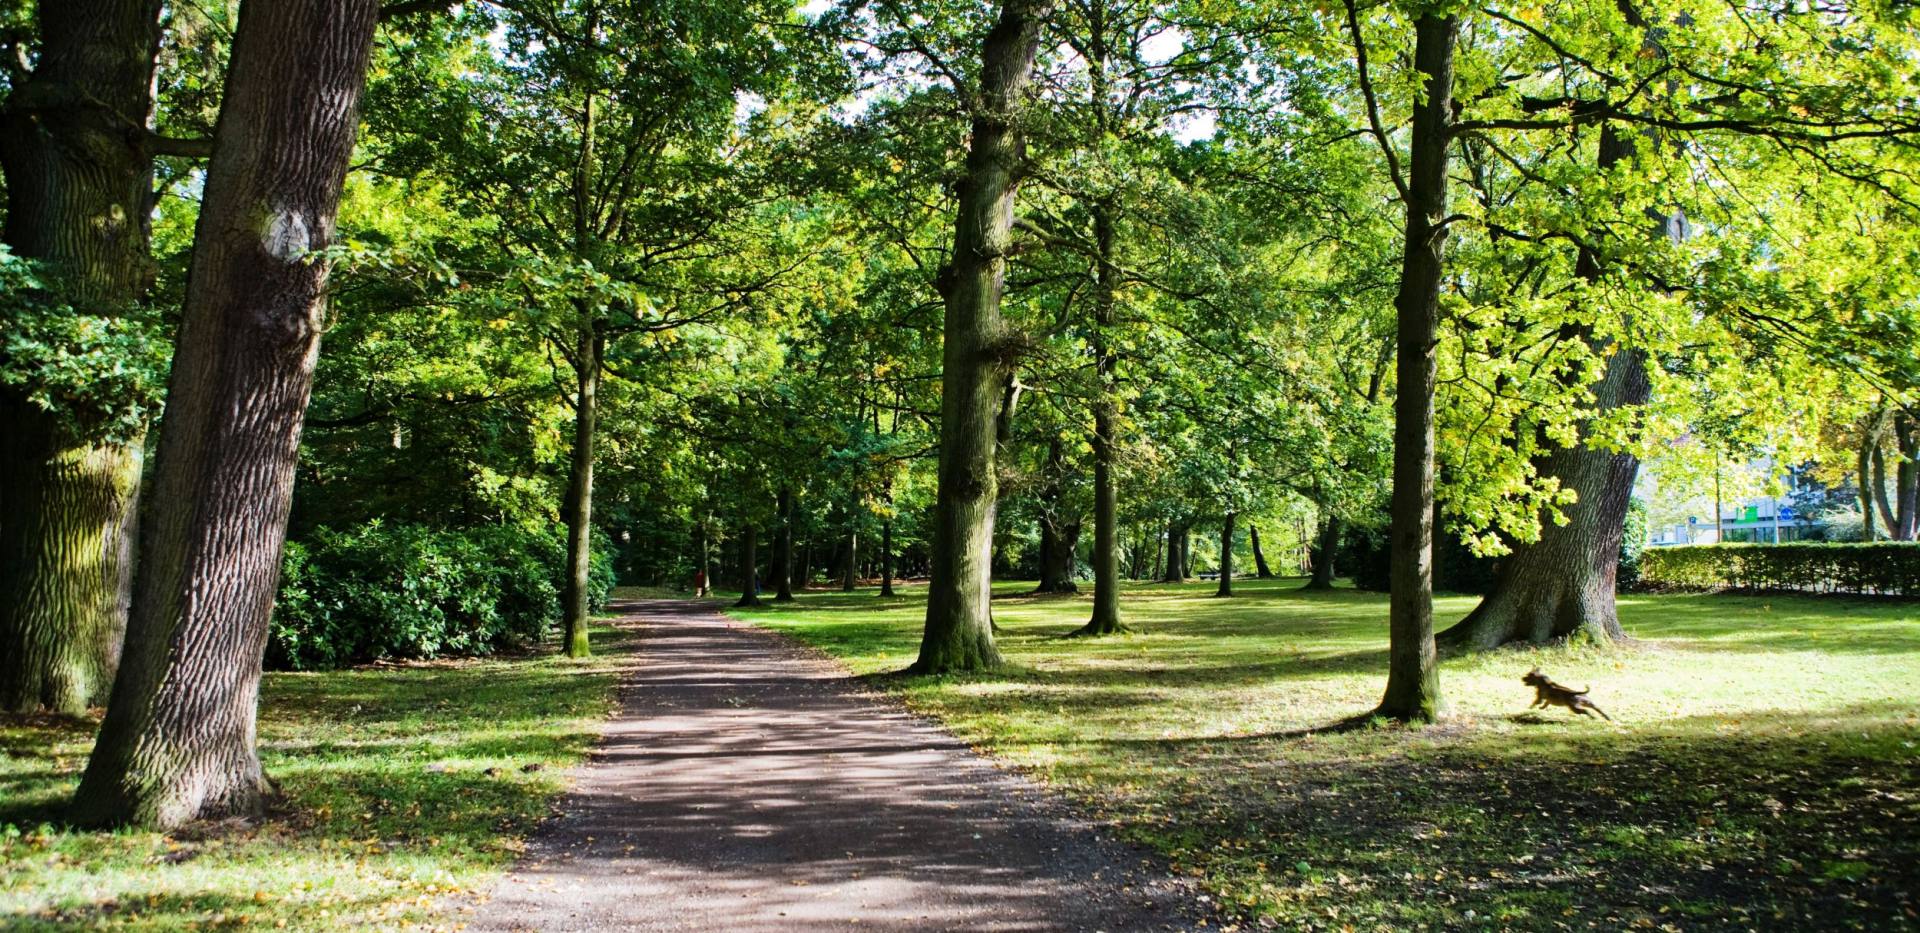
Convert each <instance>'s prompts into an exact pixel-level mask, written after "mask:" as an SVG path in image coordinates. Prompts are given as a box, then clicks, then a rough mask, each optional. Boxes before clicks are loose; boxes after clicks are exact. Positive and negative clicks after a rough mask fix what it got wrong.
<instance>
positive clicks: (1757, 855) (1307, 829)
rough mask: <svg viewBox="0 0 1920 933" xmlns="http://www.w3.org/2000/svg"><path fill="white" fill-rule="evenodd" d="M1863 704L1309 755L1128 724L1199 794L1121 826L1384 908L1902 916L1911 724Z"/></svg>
mask: <svg viewBox="0 0 1920 933" xmlns="http://www.w3.org/2000/svg"><path fill="white" fill-rule="evenodd" d="M1878 712H1883V710H1879V709H1877V708H1875V707H1874V706H1872V705H1864V704H1863V705H1859V706H1856V707H1852V708H1848V709H1842V710H1836V711H1832V712H1829V713H1809V714H1806V715H1804V716H1793V715H1783V716H1782V717H1781V719H1782V720H1783V722H1782V723H1781V724H1780V725H1781V726H1782V727H1783V728H1782V729H1780V730H1779V731H1770V732H1768V733H1766V734H1757V735H1754V734H1739V733H1734V734H1729V733H1724V732H1721V731H1718V727H1719V726H1722V725H1723V724H1724V723H1723V721H1721V720H1720V719H1719V718H1717V717H1692V718H1688V719H1683V720H1677V721H1674V722H1671V723H1667V724H1665V725H1664V726H1663V728H1662V729H1661V731H1658V732H1653V733H1635V732H1624V731H1618V730H1607V729H1601V728H1592V729H1584V728H1570V729H1568V730H1566V731H1565V733H1564V735H1565V736H1566V737H1567V739H1568V741H1567V742H1566V743H1565V744H1562V745H1555V744H1552V743H1551V742H1549V743H1542V742H1539V741H1527V742H1516V741H1511V740H1508V739H1493V738H1489V739H1487V740H1485V741H1479V740H1475V741H1465V742H1449V743H1442V744H1439V745H1431V746H1407V747H1405V748H1404V749H1403V750H1402V752H1401V753H1398V754H1385V755H1374V756H1366V755H1360V754H1340V755H1333V756H1330V757H1324V758H1321V759H1318V760H1309V761H1300V760H1289V759H1287V758H1286V757H1285V756H1280V755H1276V754H1275V744H1276V743H1278V742H1282V741H1290V740H1294V739H1297V738H1299V737H1298V736H1296V735H1293V734H1282V733H1275V734H1265V735H1259V736H1249V737H1233V738H1216V739H1199V740H1191V741H1182V742H1178V743H1164V742H1163V743H1148V744H1151V745H1153V746H1155V747H1158V748H1160V749H1163V750H1168V751H1174V750H1176V749H1177V751H1178V754H1177V755H1174V756H1173V757H1171V758H1169V759H1168V760H1167V763H1166V764H1164V765H1162V766H1161V767H1162V768H1164V769H1165V770H1166V771H1167V772H1168V774H1169V775H1171V777H1170V780H1171V781H1172V782H1173V786H1172V787H1171V788H1170V789H1169V790H1167V791H1165V792H1164V793H1163V795H1162V797H1163V799H1171V800H1173V801H1191V806H1192V807H1196V808H1198V809H1197V811H1196V812H1189V813H1186V814H1185V815H1184V816H1183V817H1182V819H1181V821H1180V822H1181V823H1182V824H1183V825H1184V828H1185V829H1184V835H1165V834H1164V833H1168V832H1171V831H1170V830H1166V831H1163V830H1161V829H1158V828H1157V826H1156V824H1155V823H1154V822H1153V821H1151V820H1141V821H1139V822H1138V823H1137V824H1136V825H1135V826H1134V827H1132V828H1131V829H1130V830H1129V831H1130V832H1132V833H1134V834H1135V835H1138V836H1142V837H1144V838H1146V839H1149V840H1152V841H1153V842H1155V844H1157V845H1160V846H1162V847H1167V848H1171V849H1172V850H1173V854H1174V857H1175V858H1176V860H1191V861H1192V862H1193V863H1196V864H1199V865H1201V866H1206V865H1208V864H1210V863H1213V862H1216V861H1217V862H1220V863H1221V864H1222V865H1223V867H1224V866H1225V865H1227V864H1229V863H1232V864H1237V863H1238V862H1237V861H1236V860H1241V861H1244V860H1251V859H1269V860H1271V861H1272V862H1273V863H1274V864H1276V865H1293V864H1295V863H1296V862H1297V863H1298V864H1299V865H1300V866H1302V867H1301V868H1300V869H1299V870H1297V871H1291V872H1281V873H1279V878H1278V879H1277V880H1276V881H1274V883H1276V884H1280V885H1281V886H1282V887H1283V888H1285V887H1291V888H1293V889H1294V890H1296V891H1300V892H1302V894H1301V896H1302V897H1303V898H1304V900H1303V903H1306V904H1311V903H1313V899H1314V898H1315V897H1325V896H1327V895H1329V894H1331V893H1333V892H1332V891H1325V890H1320V889H1318V888H1317V887H1316V886H1317V885H1319V884H1321V879H1330V878H1333V877H1335V876H1339V877H1341V878H1344V879H1348V880H1346V881H1342V882H1341V885H1340V887H1338V888H1335V889H1333V890H1334V891H1339V892H1343V894H1344V896H1346V897H1350V898H1355V897H1357V898H1359V899H1361V900H1365V901H1370V902H1372V903H1373V909H1375V910H1378V911H1380V912H1381V913H1382V915H1383V916H1384V917H1386V918H1388V919H1392V920H1397V921H1400V922H1406V921H1409V920H1411V919H1414V918H1415V917H1418V916H1419V914H1418V911H1419V910H1420V909H1421V908H1420V907H1418V906H1415V905H1420V904H1422V903H1423V902H1431V900H1432V899H1434V898H1436V897H1438V896H1442V895H1444V897H1445V898H1446V900H1447V901H1448V902H1449V903H1453V904H1454V909H1455V910H1458V909H1461V908H1466V907H1472V908H1475V909H1476V911H1477V912H1478V913H1479V914H1481V915H1485V916H1492V917H1503V918H1505V919H1507V920H1508V921H1509V923H1508V925H1509V926H1511V927H1515V928H1521V929H1548V928H1551V927H1552V925H1553V923H1554V922H1556V921H1569V922H1573V925H1574V926H1580V925H1581V923H1579V922H1577V921H1578V920H1580V919H1585V920H1589V921H1594V922H1597V923H1599V924H1600V925H1602V926H1612V927H1614V928H1624V927H1628V926H1632V925H1634V924H1633V922H1632V920H1633V918H1635V917H1640V916H1655V917H1657V916H1660V915H1662V914H1666V915H1670V916H1673V917H1688V916H1692V917H1693V918H1694V920H1693V922H1689V923H1684V924H1683V925H1684V926H1685V927H1686V928H1689V929H1691V928H1695V927H1696V926H1698V927H1700V928H1712V929H1719V928H1745V927H1748V926H1753V925H1754V924H1756V923H1757V924H1758V926H1759V927H1763V928H1765V927H1772V928H1780V929H1785V928H1792V929H1892V928H1896V927H1899V928H1904V927H1905V926H1907V925H1908V924H1909V923H1910V918H1911V914H1910V913H1909V911H1911V910H1912V907H1913V895H1912V893H1911V892H1914V891H1916V890H1920V832H1917V831H1916V830H1920V807H1916V806H1915V805H1914V804H1913V803H1912V799H1913V795H1914V793H1915V791H1916V790H1917V789H1920V788H1916V785H1915V780H1916V775H1915V774H1914V773H1913V771H1912V770H1911V768H1910V757H1909V756H1907V755H1903V754H1902V753H1901V752H1900V751H1899V749H1900V748H1901V747H1902V743H1908V744H1909V745H1910V743H1911V742H1912V740H1913V739H1914V738H1915V736H1916V732H1915V730H1914V729H1913V727H1912V726H1910V725H1907V726H1887V725H1884V724H1881V725H1874V726H1871V727H1868V728H1866V729H1865V731H1864V732H1863V731H1862V728H1863V727H1862V726H1861V725H1860V724H1859V721H1861V720H1865V719H1868V718H1870V717H1871V716H1872V715H1873V714H1875V713H1878ZM1531 715H1534V714H1522V716H1516V717H1512V718H1511V720H1510V721H1526V719H1525V717H1526V716H1531ZM1537 724H1538V725H1540V726H1547V725H1555V724H1558V723H1555V722H1554V721H1552V720H1547V719H1541V720H1540V721H1539V722H1538V723H1537ZM1571 725H1574V726H1578V725H1580V724H1577V723H1576V724H1571ZM1387 738H1391V737H1390V736H1389V737H1387ZM1123 822H1124V821H1123ZM1308 866H1310V867H1308ZM1435 866H1444V868H1445V872H1444V873H1443V874H1447V875H1451V876H1453V877H1452V878H1451V879H1447V880H1444V881H1443V879H1442V878H1441V877H1440V876H1439V875H1436V874H1434V873H1433V869H1434V867H1435ZM1463 879H1464V880H1463ZM1347 892H1351V893H1347ZM1321 903H1323V904H1324V903H1327V902H1326V901H1321ZM1547 904H1551V905H1552V909H1551V910H1550V911H1548V912H1546V913H1545V914H1544V915H1539V914H1535V913H1533V912H1534V911H1537V910H1539V909H1540V908H1541V907H1542V906H1543V905H1547ZM1610 918H1611V920H1612V922H1611V923H1609V922H1608V921H1609V919H1610ZM1753 918H1770V919H1769V920H1765V921H1762V920H1756V919H1753ZM1425 919H1431V918H1425ZM1443 925H1446V924H1443Z"/></svg>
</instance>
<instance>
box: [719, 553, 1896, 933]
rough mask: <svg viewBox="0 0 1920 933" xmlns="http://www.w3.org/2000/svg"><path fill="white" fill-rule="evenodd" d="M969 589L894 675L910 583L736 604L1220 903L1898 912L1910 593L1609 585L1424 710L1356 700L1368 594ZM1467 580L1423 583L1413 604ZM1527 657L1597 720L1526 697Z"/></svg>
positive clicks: (1281, 586)
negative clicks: (1410, 711) (930, 648)
mask: <svg viewBox="0 0 1920 933" xmlns="http://www.w3.org/2000/svg"><path fill="white" fill-rule="evenodd" d="M1027 588H1030V585H1029V586H1019V585H1015V584H1008V585H1006V586H1004V587H1003V588H1002V590H1001V593H1000V595H999V597H997V598H996V601H995V604H994V605H995V617H996V620H997V622H998V623H999V625H1000V626H1001V627H1002V629H1003V632H1002V635H1001V636H1000V644H1001V647H1002V650H1003V651H1004V652H1005V653H1006V656H1007V657H1008V659H1009V662H1010V666H1009V667H1008V668H1007V669H1006V670H1004V671H1000V672H996V673H993V674H988V675H979V676H964V677H939V678H901V677H896V676H891V675H889V674H888V673H887V672H892V671H898V670H900V669H901V668H904V667H905V666H906V665H907V663H908V662H910V661H911V660H912V659H913V656H914V652H915V650H916V648H917V645H918V641H919V626H920V622H921V616H922V614H923V612H924V603H923V601H922V600H923V595H922V594H923V592H924V591H918V592H916V591H911V590H909V591H904V593H903V595H902V596H899V597H896V598H892V599H881V598H878V597H876V596H875V595H874V594H873V592H872V591H871V590H868V591H863V592H858V593H854V594H851V595H846V594H838V593H833V594H826V593H818V594H812V593H810V594H805V595H803V596H802V597H801V598H800V600H799V601H798V602H797V603H794V604H789V605H787V606H782V607H776V608H769V609H765V610H754V611H740V610H735V614H736V615H737V616H739V617H741V618H747V619H752V620H755V621H757V622H760V623H762V624H765V625H768V626H769V627H772V628H775V629H778V630H781V631H785V632H789V633H791V634H793V635H795V636H798V637H799V638H802V639H804V640H806V641H808V642H810V643H812V644H814V645H816V646H818V647H820V648H822V649H824V650H826V651H828V652H830V653H832V654H834V655H837V656H839V657H840V658H842V659H843V660H844V661H845V662H846V663H847V664H848V665H850V666H851V667H852V669H853V670H854V671H856V672H857V673H860V674H863V675H875V679H876V680H877V681H878V682H879V683H881V684H883V685H885V686H886V687H888V688H889V689H892V690H895V691H897V692H899V693H901V694H902V695H903V696H904V697H905V699H906V700H907V701H908V702H909V703H910V704H911V705H913V706H914V707H916V708H918V709H919V710H921V711H924V712H926V713H929V714H932V715H934V716H937V717H939V718H940V719H942V720H943V721H945V722H946V723H947V724H948V726H949V727H951V728H952V729H953V730H954V731H955V732H956V733H957V734H958V735H960V736H961V737H962V738H964V739H966V740H968V741H970V742H973V743H975V744H977V745H980V746H983V747H985V748H987V749H988V750H990V751H992V752H993V753H995V754H996V755H998V756H1000V757H1001V758H1003V759H1004V760H1006V761H1008V762H1011V763H1012V764H1014V765H1016V766H1018V767H1020V768H1021V769H1023V770H1025V771H1027V772H1029V773H1031V774H1033V775H1035V776H1036V777H1038V778H1040V779H1042V780H1044V781H1046V782H1049V783H1051V784H1053V785H1055V786H1057V787H1060V788H1062V789H1063V790H1065V791H1067V792H1068V793H1069V794H1071V795H1072V796H1074V797H1076V798H1077V799H1078V800H1079V801H1080V802H1081V803H1082V804H1083V805H1084V806H1085V807H1086V808H1088V809H1089V810H1091V811H1092V812H1094V813H1096V814H1097V815H1099V816H1100V817H1102V818H1104V819H1107V820H1110V821H1111V822H1112V823H1113V825H1114V827H1115V829H1116V831H1117V832H1118V833H1119V834H1121V835H1122V836H1123V837H1124V838H1128V839H1131V840H1134V841H1137V842H1141V843H1144V844H1146V845H1149V846H1151V847H1152V848H1154V849H1157V850H1158V851H1160V852H1161V853H1163V854H1164V855H1165V856H1166V857H1167V858H1168V859H1169V860H1170V861H1171V862H1172V864H1173V865H1174V867H1175V870H1177V871H1179V872H1182V873H1186V874H1191V875H1194V876H1196V877H1198V878H1199V879H1200V880H1201V881H1202V882H1203V883H1204V885H1205V886H1206V888H1207V889H1208V890H1209V893H1210V897H1211V898H1212V899H1213V903H1214V904H1215V906H1216V908H1217V910H1218V912H1219V914H1220V916H1219V922H1220V923H1221V924H1222V925H1224V926H1226V927H1228V928H1234V927H1244V928H1264V927H1287V928H1299V929H1328V930H1407V929H1449V930H1451V929H1467V928H1486V929H1514V930H1562V929H1628V928H1647V929H1667V930H1696V929H1741V930H1746V929H1763V930H1764V929H1873V930H1886V929H1904V928H1910V927H1916V926H1920V920H1916V910H1917V909H1920V904H1916V897H1917V896H1920V895H1917V894H1916V892H1920V769H1917V768H1916V764H1917V763H1920V756H1917V753H1916V743H1920V663H1916V662H1920V612H1917V611H1916V609H1915V607H1914V606H1913V605H1912V604H1905V605H1901V604H1892V603H1874V602H1864V601H1854V600H1845V599H1808V598H1763V597H1734V596H1711V595H1689V596H1631V597H1627V598H1624V599H1622V601H1621V615H1622V619H1623V621H1624V623H1625V625H1626V627H1627V630H1628V631H1629V632H1630V633H1632V634H1633V635H1635V636H1636V637H1637V641H1636V642H1635V643H1634V644H1632V645H1629V646H1626V647H1622V648H1617V649H1613V650H1598V649H1593V648H1573V647H1556V648H1544V649H1518V650H1514V649H1509V650H1502V651H1496V652H1490V653H1482V654H1470V655H1458V656H1454V657H1449V658H1447V659H1445V661H1444V664H1443V670H1442V683H1443V689H1444V691H1445V692H1446V696H1447V700H1448V710H1449V716H1448V718H1447V719H1446V720H1445V721H1444V722H1443V723H1441V724H1440V725H1437V726H1433V727H1428V728H1425V729H1405V728H1374V729H1366V730H1361V731H1358V732H1350V733H1342V734H1336V733H1330V732H1327V731H1326V727H1327V726H1329V725H1331V724H1333V723H1335V722H1338V721H1339V720H1341V719H1343V718H1345V717H1349V716H1351V715H1353V714H1355V713H1358V712H1364V711H1365V710H1367V709H1368V708H1370V707H1371V706H1372V705H1373V704H1374V703H1375V702H1377V700H1378V698H1379V691H1380V689H1381V688H1382V686H1383V685H1384V672H1385V670H1386V624H1385V620H1386V602H1385V598H1384V597H1383V596H1380V595H1375V594H1369V593H1361V592H1357V591H1354V590H1351V589H1341V590H1335V591H1333V592H1330V593H1319V594H1316V593H1309V592H1306V591H1303V590H1301V589H1300V581H1298V580H1286V581H1259V582H1251V581H1250V582H1248V583H1244V584H1240V583H1236V590H1238V591H1239V592H1240V594H1241V595H1239V596H1237V597H1235V598H1232V599H1224V600H1223V599H1215V598H1212V597H1211V595H1210V594H1211V592H1212V589H1213V585H1212V584H1190V585H1186V586H1162V585H1152V586H1136V587H1130V588H1129V590H1128V591H1127V593H1126V600H1125V603H1124V614H1125V617H1126V622H1127V623H1128V624H1129V625H1130V626H1131V627H1133V629H1134V632H1133V633H1132V634H1127V635H1120V636H1114V637H1110V638H1102V639H1066V638H1062V637H1061V636H1063V635H1065V634H1066V633H1067V632H1068V631H1071V630H1072V629H1073V628H1075V627H1077V626H1078V625H1080V624H1081V623H1082V622H1083V621H1085V618H1086V615H1087V612H1088V607H1089V602H1088V600H1087V599H1086V598H1085V597H1081V598H1057V597H1052V598H1032V597H1023V596H1019V595H1017V594H1018V593H1019V592H1022V591H1024V590H1025V589H1027ZM1473 602H1474V600H1473V599H1472V598H1470V597H1443V598H1442V599H1440V600H1439V601H1438V605H1437V607H1436V609H1437V614H1438V617H1439V618H1440V619H1441V620H1442V621H1443V623H1444V622H1450V621H1451V620H1453V619H1457V618H1459V617H1460V616H1463V615H1464V614H1465V613H1466V612H1467V611H1468V610H1469V609H1470V608H1471V607H1472V604H1473ZM1535 665H1539V666H1541V667H1542V668H1544V669H1545V670H1546V671H1547V673H1549V674H1550V675H1552V676H1553V677H1554V678H1555V679H1557V680H1559V681H1561V682H1562V683H1569V684H1573V685H1576V686H1586V685H1588V684H1589V683H1591V685H1592V687H1593V697H1594V699H1595V700H1596V701H1597V702H1598V703H1599V704H1600V705H1601V706H1602V707H1604V708H1605V709H1606V710H1607V712H1609V713H1611V714H1612V715H1613V717H1614V719H1615V722H1613V723H1611V724H1609V723H1605V722H1599V721H1586V720H1579V719H1576V718H1574V717H1571V716H1570V715H1568V714H1566V713H1565V712H1564V711H1558V710H1555V711H1549V712H1545V713H1539V712H1531V711H1528V710H1527V705H1528V703H1529V702H1530V701H1531V699H1532V693H1531V691H1530V690H1528V689H1527V688H1525V687H1523V686H1522V685H1521V684H1520V682H1519V677H1520V675H1521V674H1522V673H1524V672H1525V671H1526V670H1527V669H1528V668H1530V667H1533V666H1535Z"/></svg>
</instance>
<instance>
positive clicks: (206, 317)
mask: <svg viewBox="0 0 1920 933" xmlns="http://www.w3.org/2000/svg"><path fill="white" fill-rule="evenodd" d="M378 14H379V4H378V2H377V0H247V2H246V3H245V4H244V5H243V6H242V8H241V12H240V22H239V28H238V30H237V33H236V38H235V40H234V45H233V52H232V59H231V61H232V63H231V65H230V66H229V69H228V78H227V90H226V97H225V100H224V101H223V102H222V104H221V109H220V120H219V128H218V131H217V132H216V134H215V141H214V151H213V159H212V162H211V164H210V165H209V168H208V171H207V179H206V196H205V200H204V202H203V204H202V207H201V211H200V221H199V226H198V229H197V231H196V234H195V240H194V254H193V262H192V267H191V269H190V270H189V273H188V280H187V296H186V302H185V305H184V308H183V312H182V317H181V323H180V330H179V336H178V342H177V346H176V349H175V351H174V358H173V373H172V376H171V378H170V380H169V384H168V396H167V410H166V414H165V416H164V417H163V419H162V421H161V424H160V446H159V452H158V456H157V458H156V461H155V467H154V482H153V486H154V489H153V496H152V501H151V502H150V504H149V510H148V512H147V515H146V517H145V521H144V523H143V526H142V528H141V548H142V550H141V560H140V566H139V569H138V571H137V576H136V580H135V585H134V593H135V600H134V604H133V610H132V614H131V617H130V624H129V630H128V640H127V652H126V657H125V659H124V661H123V663H122V664H121V667H120V671H119V674H118V677H117V678H116V680H115V682H114V688H113V696H112V700H111V702H110V703H109V704H108V707H107V717H106V721H105V722H104V723H103V724H102V726H101V729H100V736H99V740H98V742H97V743H96V744H95V746H94V751H93V757H92V758H91V760H89V761H88V763H87V770H86V774H85V776H84V777H83V778H82V780H81V783H80V789H79V792H78V794H77V795H76V797H75V800H74V808H73V816H74V818H75V819H76V820H77V821H79V822H81V823H86V824H119V823H135V824H140V825H146V826H154V827H161V828H165V827H172V826H178V825H180V824H182V823H185V822H188V821H190V820H196V819H206V818H211V817H218V816H222V815H226V814H236V813H254V812H258V811H259V810H260V808H261V806H262V804H263V801H264V798H265V796H266V793H267V789H268V787H267V782H266V779H265V776H264V775H263V773H262V772H261V768H260V759H259V755H258V753H257V751H256V749H255V727H254V723H255V716H256V713H257V707H258V697H259V686H260V663H261V656H262V653H263V652H264V650H265V647H266V641H267V623H268V619H269V616H270V614H271V611H272V608H273V598H274V588H275V586H276V584H277V583H278V580H279V575H280V556H281V548H282V545H283V544H284V542H285V538H286V523H287V512H288V508H289V506H290V504H291V500H292V491H293V469H294V463H295V459H296V457H297V455H298V452H299V443H300V426H301V420H302V418H303V416H304V414H305V411H306V406H307V400H308V397H309V395H310V393H311V389H312V384H313V366H314V361H315V360H316V358H317V357H318V355H319V347H320V322H321V317H322V313H321V312H322V306H323V303H324V294H325V286H326V280H327V273H328V267H327V264H326V263H324V262H314V261H311V258H310V257H311V252H312V251H314V250H317V249H321V248H324V247H326V246H327V245H328V244H329V243H330V242H331V240H332V236H333V226H334V215H335V211H336V210H337V208H338V205H339V200H340V191H341V187H342V185H343V183H344V181H345V178H346V172H347V161H348V158H349V157H350V156H351V155H352V152H353V141H354V133H355V130H356V128H357V125H358V104H359V99H360V92H361V90H362V87H363V85H364V82H365V78H366V70H367V59H368V53H369V50H370V48H371V47H372V41H373V31H374V26H375V23H376V21H377V19H378Z"/></svg>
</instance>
